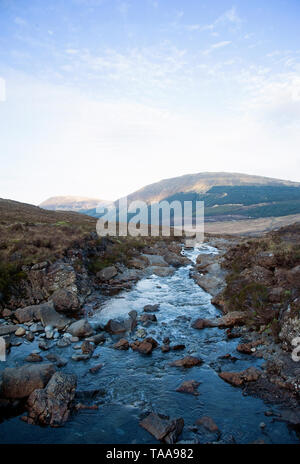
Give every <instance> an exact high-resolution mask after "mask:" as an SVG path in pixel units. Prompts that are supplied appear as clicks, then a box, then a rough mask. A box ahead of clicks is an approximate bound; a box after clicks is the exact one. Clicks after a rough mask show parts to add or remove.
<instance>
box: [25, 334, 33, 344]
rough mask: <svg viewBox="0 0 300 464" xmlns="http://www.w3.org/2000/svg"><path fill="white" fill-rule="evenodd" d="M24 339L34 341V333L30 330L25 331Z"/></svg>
mask: <svg viewBox="0 0 300 464" xmlns="http://www.w3.org/2000/svg"><path fill="white" fill-rule="evenodd" d="M26 340H27V341H28V342H33V341H34V334H33V333H32V332H27V334H26Z"/></svg>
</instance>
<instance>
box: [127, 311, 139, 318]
mask: <svg viewBox="0 0 300 464" xmlns="http://www.w3.org/2000/svg"><path fill="white" fill-rule="evenodd" d="M128 316H129V317H130V318H131V319H136V318H137V316H138V313H137V311H136V310H135V309H133V310H132V311H129V313H128Z"/></svg>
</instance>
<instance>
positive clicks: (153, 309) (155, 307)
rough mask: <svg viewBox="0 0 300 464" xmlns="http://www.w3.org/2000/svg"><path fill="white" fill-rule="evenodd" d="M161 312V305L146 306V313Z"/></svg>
mask: <svg viewBox="0 0 300 464" xmlns="http://www.w3.org/2000/svg"><path fill="white" fill-rule="evenodd" d="M157 311H159V304H154V305H146V306H144V313H156V312H157Z"/></svg>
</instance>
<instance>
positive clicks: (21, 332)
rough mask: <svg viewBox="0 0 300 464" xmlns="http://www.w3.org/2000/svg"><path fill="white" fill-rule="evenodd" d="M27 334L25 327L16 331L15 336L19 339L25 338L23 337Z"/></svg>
mask: <svg viewBox="0 0 300 464" xmlns="http://www.w3.org/2000/svg"><path fill="white" fill-rule="evenodd" d="M25 334H26V330H25V329H24V327H19V328H18V329H17V330H16V331H15V335H16V336H17V337H23V335H25Z"/></svg>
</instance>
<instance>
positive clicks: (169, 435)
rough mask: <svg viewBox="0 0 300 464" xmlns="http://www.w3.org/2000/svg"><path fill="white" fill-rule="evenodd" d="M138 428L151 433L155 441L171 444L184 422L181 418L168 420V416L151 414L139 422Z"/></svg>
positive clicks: (176, 437)
mask: <svg viewBox="0 0 300 464" xmlns="http://www.w3.org/2000/svg"><path fill="white" fill-rule="evenodd" d="M140 426H141V427H143V428H144V429H145V430H147V432H149V433H151V435H153V436H154V437H155V438H156V440H159V441H162V442H165V443H168V444H173V443H176V441H177V439H178V437H179V435H180V434H181V432H182V430H183V427H184V420H183V419H182V418H180V419H174V420H170V418H169V417H168V416H162V415H161V414H155V413H153V412H152V413H150V414H149V415H148V416H147V417H146V418H145V419H143V420H142V421H141V422H140Z"/></svg>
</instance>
